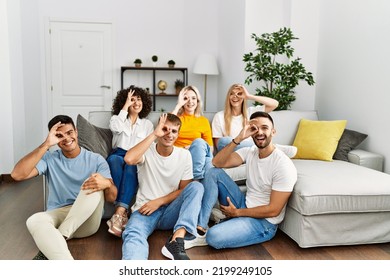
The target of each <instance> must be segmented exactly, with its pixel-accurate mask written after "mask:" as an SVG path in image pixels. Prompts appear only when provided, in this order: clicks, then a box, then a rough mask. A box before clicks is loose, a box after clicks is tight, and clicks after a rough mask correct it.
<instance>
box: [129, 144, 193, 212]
mask: <svg viewBox="0 0 390 280" xmlns="http://www.w3.org/2000/svg"><path fill="white" fill-rule="evenodd" d="M156 145H157V144H155V143H153V144H152V145H151V146H150V148H149V149H148V150H147V151H146V152H145V154H144V155H143V158H142V162H141V163H139V164H138V165H137V167H138V192H137V197H136V202H135V204H134V205H133V207H132V208H131V209H132V211H136V210H138V209H139V208H140V207H141V206H142V205H144V204H145V203H146V202H148V201H150V200H153V199H156V198H159V197H163V196H165V195H167V194H169V193H171V192H173V191H175V190H177V189H179V183H180V181H181V180H191V179H192V178H193V177H194V176H193V173H192V159H191V154H190V152H189V151H188V150H186V149H184V148H178V147H173V152H172V153H171V154H170V155H169V156H167V157H163V156H161V155H160V154H159V153H158V152H157V150H156Z"/></svg>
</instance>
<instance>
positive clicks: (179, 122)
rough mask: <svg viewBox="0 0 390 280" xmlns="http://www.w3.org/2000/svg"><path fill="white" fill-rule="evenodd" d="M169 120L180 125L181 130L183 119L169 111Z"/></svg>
mask: <svg viewBox="0 0 390 280" xmlns="http://www.w3.org/2000/svg"><path fill="white" fill-rule="evenodd" d="M167 121H170V122H171V123H173V124H176V125H178V126H179V130H180V128H181V119H180V118H179V117H178V116H176V115H174V114H171V113H167Z"/></svg>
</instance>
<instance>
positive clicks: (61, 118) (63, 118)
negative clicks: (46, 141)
mask: <svg viewBox="0 0 390 280" xmlns="http://www.w3.org/2000/svg"><path fill="white" fill-rule="evenodd" d="M58 122H61V123H62V124H71V125H72V126H73V128H76V127H75V125H74V122H73V120H72V118H71V117H69V116H66V115H57V116H55V117H54V118H52V119H51V120H50V121H49V123H48V124H47V127H48V128H49V130H50V129H51V128H52V127H53V125H55V124H56V123H58Z"/></svg>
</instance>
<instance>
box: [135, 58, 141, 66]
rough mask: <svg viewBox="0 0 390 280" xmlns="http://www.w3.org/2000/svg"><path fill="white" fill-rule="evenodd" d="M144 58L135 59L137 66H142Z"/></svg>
mask: <svg viewBox="0 0 390 280" xmlns="http://www.w3.org/2000/svg"><path fill="white" fill-rule="evenodd" d="M141 64H142V60H141V59H140V58H137V59H135V60H134V65H135V67H141Z"/></svg>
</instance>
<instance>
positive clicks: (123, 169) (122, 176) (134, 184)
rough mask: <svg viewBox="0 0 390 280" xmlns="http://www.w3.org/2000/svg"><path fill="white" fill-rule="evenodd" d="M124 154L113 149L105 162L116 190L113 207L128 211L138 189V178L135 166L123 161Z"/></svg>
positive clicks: (118, 149) (123, 151) (122, 150)
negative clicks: (120, 207)
mask: <svg viewBox="0 0 390 280" xmlns="http://www.w3.org/2000/svg"><path fill="white" fill-rule="evenodd" d="M126 152H127V151H126V150H124V149H121V148H116V149H114V150H113V151H112V152H111V154H110V155H109V156H108V157H107V162H108V165H109V166H110V171H111V176H112V180H113V181H114V184H115V186H116V187H117V188H118V196H117V198H116V202H115V205H116V207H118V206H122V207H124V208H126V209H128V208H129V205H130V202H131V200H132V199H133V197H134V195H135V193H136V191H137V188H138V177H137V166H136V165H128V164H126V162H125V160H124V157H125V155H126Z"/></svg>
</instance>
